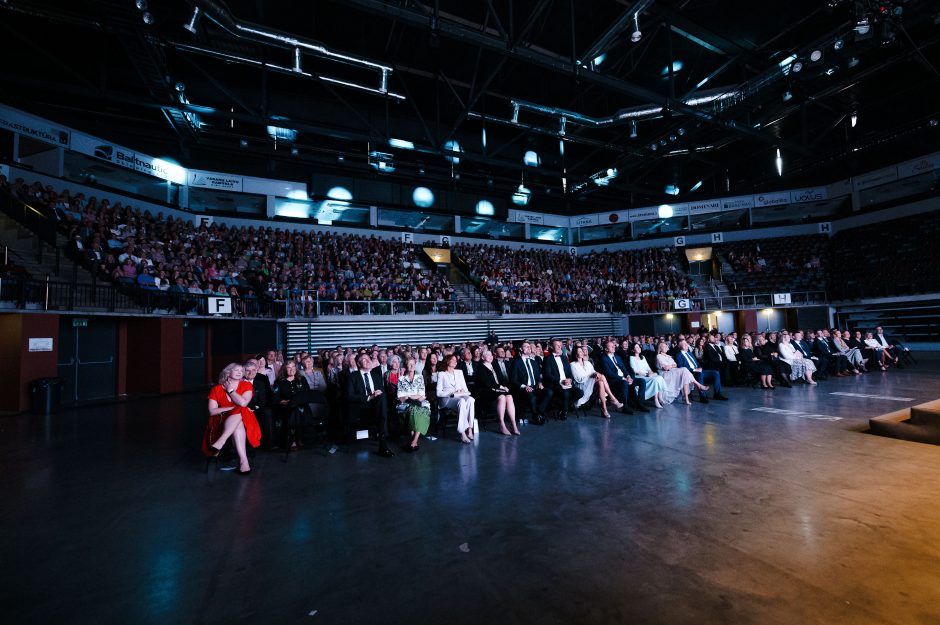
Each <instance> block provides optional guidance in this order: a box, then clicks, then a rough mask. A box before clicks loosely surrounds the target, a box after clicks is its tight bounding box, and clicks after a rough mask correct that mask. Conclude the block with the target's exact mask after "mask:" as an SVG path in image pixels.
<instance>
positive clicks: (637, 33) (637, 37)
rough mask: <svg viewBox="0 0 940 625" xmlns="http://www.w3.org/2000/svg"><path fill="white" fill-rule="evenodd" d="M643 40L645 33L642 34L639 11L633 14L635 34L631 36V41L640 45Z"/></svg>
mask: <svg viewBox="0 0 940 625" xmlns="http://www.w3.org/2000/svg"><path fill="white" fill-rule="evenodd" d="M642 38H643V33H641V32H640V13H639V11H637V12H636V13H634V14H633V34H632V35H630V41H632V42H633V43H639V42H640V39H642Z"/></svg>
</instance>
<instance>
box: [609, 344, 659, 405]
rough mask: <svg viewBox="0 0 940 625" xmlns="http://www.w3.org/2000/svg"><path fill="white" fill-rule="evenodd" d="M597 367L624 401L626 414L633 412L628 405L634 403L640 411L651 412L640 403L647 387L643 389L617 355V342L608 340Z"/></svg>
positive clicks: (614, 391)
mask: <svg viewBox="0 0 940 625" xmlns="http://www.w3.org/2000/svg"><path fill="white" fill-rule="evenodd" d="M597 369H598V371H600V372H601V373H602V374H604V377H605V378H607V384H608V385H609V386H610V391H611V392H612V393H613V394H614V397H616V398H617V401H619V402H621V403H623V408H621V409H620V411H621V412H623V413H624V414H633V411H632V410H630V409H629V408H628V407H627V405H628V404H629V403H632V404H633V405H634V407H635V408H636V409H637V410H639V411H640V412H649V409H648V408H646V407H644V406H643V404H641V403H640V398H641V397H644V396H645V392H643V391H645V388H644V389H643V390H641V388H640V387H641V385H640V383H639V382H638V381H637V380H635V379H634V378H633V377H631V376H630V370H629V369H628V368H627V365H625V364H624V362H623V360H622V359H621V358H620V356H618V355H617V342H616V341H613V340H611V341H607V351H606V352H605V353H604V355H603V356H601V358H600V360H599V361H598V363H597Z"/></svg>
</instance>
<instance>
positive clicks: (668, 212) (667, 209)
mask: <svg viewBox="0 0 940 625" xmlns="http://www.w3.org/2000/svg"><path fill="white" fill-rule="evenodd" d="M672 214H673V210H672V206H669V204H663V205H662V206H660V207H659V218H660V219H669V218H670V217H672Z"/></svg>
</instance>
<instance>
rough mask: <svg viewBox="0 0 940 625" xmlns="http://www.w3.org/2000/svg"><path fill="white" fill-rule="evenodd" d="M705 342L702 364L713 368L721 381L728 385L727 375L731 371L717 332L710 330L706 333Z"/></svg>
mask: <svg viewBox="0 0 940 625" xmlns="http://www.w3.org/2000/svg"><path fill="white" fill-rule="evenodd" d="M707 341H708V342H707V343H705V349H704V351H703V354H702V360H703V361H704V362H703V366H704V367H706V368H708V369H714V370H715V371H717V372H718V374H719V375H720V376H721V380H722V382H724V384H725V385H726V386H729V385H730V384H729V383H730V380H729V379H728V378H729V375H730V373H731V371H730V369H729V365H728V358H727V356H725V350H724V349H723V348H722V345H721V341H720V340H719V337H718V332H716V331H714V330H713V331H712V332H711V333H710V334H709V335H708V339H707Z"/></svg>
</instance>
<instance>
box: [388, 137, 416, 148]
mask: <svg viewBox="0 0 940 625" xmlns="http://www.w3.org/2000/svg"><path fill="white" fill-rule="evenodd" d="M388 144H389V145H390V146H392V147H393V148H400V149H402V150H413V149H415V144H414V143H412V142H411V141H407V140H405V139H389V140H388Z"/></svg>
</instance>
